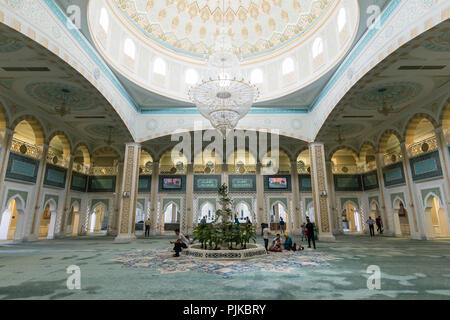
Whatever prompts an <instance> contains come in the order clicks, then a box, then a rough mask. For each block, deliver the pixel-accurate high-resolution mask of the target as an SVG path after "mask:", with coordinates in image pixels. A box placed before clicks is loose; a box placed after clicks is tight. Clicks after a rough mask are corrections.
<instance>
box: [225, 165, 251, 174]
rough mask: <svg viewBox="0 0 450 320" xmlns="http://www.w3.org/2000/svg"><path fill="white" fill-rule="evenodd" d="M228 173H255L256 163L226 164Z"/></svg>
mask: <svg viewBox="0 0 450 320" xmlns="http://www.w3.org/2000/svg"><path fill="white" fill-rule="evenodd" d="M228 172H229V173H230V174H256V165H243V166H242V165H234V164H230V165H228Z"/></svg>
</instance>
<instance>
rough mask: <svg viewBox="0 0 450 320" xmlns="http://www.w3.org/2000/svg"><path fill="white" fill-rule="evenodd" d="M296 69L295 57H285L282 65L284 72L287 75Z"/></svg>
mask: <svg viewBox="0 0 450 320" xmlns="http://www.w3.org/2000/svg"><path fill="white" fill-rule="evenodd" d="M294 71H295V64H294V59H292V58H291V57H288V58H286V59H284V60H283V63H282V65H281V72H282V74H283V75H287V74H289V73H292V72H294Z"/></svg>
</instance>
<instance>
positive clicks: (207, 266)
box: [112, 249, 339, 278]
mask: <svg viewBox="0 0 450 320" xmlns="http://www.w3.org/2000/svg"><path fill="white" fill-rule="evenodd" d="M172 255H173V252H171V251H170V249H166V250H164V249H163V250H137V251H135V252H132V253H128V254H124V255H122V256H121V257H120V258H118V259H113V260H112V261H114V262H121V263H123V266H124V267H127V268H155V269H156V270H158V272H159V273H160V274H167V273H175V272H202V273H209V274H214V275H219V276H221V277H224V278H228V277H231V276H233V275H235V274H240V273H247V272H279V273H295V272H297V271H299V269H300V268H304V267H309V268H316V267H329V266H330V264H329V263H328V261H331V260H339V258H336V257H334V256H332V255H330V254H326V253H322V252H314V251H302V252H290V251H285V252H282V253H270V254H268V255H266V256H264V257H260V258H254V259H249V260H243V261H211V260H199V259H195V258H192V257H187V256H183V255H182V256H180V257H179V258H174V257H173V256H172Z"/></svg>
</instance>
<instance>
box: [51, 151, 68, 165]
mask: <svg viewBox="0 0 450 320" xmlns="http://www.w3.org/2000/svg"><path fill="white" fill-rule="evenodd" d="M47 162H48V163H51V164H54V165H56V166H60V167H63V168H68V167H69V164H70V158H69V157H64V156H62V155H60V154H57V153H56V152H54V151H53V150H48V153H47Z"/></svg>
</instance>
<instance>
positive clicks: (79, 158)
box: [72, 142, 91, 167]
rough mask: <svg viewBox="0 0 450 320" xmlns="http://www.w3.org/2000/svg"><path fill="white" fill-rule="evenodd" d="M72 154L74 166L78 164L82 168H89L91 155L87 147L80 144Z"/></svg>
mask: <svg viewBox="0 0 450 320" xmlns="http://www.w3.org/2000/svg"><path fill="white" fill-rule="evenodd" d="M72 154H73V156H74V165H75V164H80V165H81V166H84V167H90V165H91V154H90V151H89V147H88V146H87V145H86V144H85V143H83V142H81V143H79V144H77V146H76V147H75V148H74V149H73V152H72Z"/></svg>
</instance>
